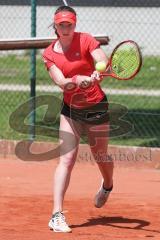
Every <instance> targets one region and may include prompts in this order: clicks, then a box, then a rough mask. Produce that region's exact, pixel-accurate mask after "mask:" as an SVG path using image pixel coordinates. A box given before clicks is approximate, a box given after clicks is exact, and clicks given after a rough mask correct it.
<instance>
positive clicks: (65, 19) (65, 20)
mask: <svg viewBox="0 0 160 240" xmlns="http://www.w3.org/2000/svg"><path fill="white" fill-rule="evenodd" d="M62 22H69V23H75V21H74V20H73V19H71V18H67V17H66V18H65V17H64V18H61V19H57V20H56V22H55V23H62Z"/></svg>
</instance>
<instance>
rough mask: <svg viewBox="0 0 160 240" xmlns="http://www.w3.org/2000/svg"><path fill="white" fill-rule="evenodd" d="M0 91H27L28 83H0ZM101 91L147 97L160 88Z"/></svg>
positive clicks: (49, 89)
mask: <svg viewBox="0 0 160 240" xmlns="http://www.w3.org/2000/svg"><path fill="white" fill-rule="evenodd" d="M0 91H11V92H12V91H13V92H29V91H30V85H22V84H0ZM36 91H39V92H46V93H47V92H48V93H52V92H53V93H54V92H62V90H61V89H60V88H59V87H58V86H52V85H37V86H36ZM103 91H104V92H105V93H106V94H111V95H133V96H149V97H159V96H160V90H146V89H109V88H108V89H107V88H103Z"/></svg>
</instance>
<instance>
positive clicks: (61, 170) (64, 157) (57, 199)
mask: <svg viewBox="0 0 160 240" xmlns="http://www.w3.org/2000/svg"><path fill="white" fill-rule="evenodd" d="M75 129H76V130H78V131H79V132H80V125H79V124H78V123H76V122H75V121H73V120H71V119H69V118H67V117H66V116H64V115H61V118H60V139H64V138H63V136H61V135H62V134H64V133H63V131H66V132H68V133H71V137H70V138H67V143H66V145H65V144H63V145H61V146H62V147H61V150H60V161H59V164H58V166H57V168H56V171H55V176H54V208H53V213H55V212H59V211H62V210H63V200H64V195H65V192H66V190H67V188H68V185H69V181H70V176H71V171H72V168H73V166H74V163H75V160H76V157H77V152H78V144H79V139H80V136H79V134H78V133H77V132H76V131H75ZM60 143H62V140H60ZM67 144H70V146H71V150H70V151H69V152H67V153H65V154H63V153H64V151H65V150H66V149H65V148H66V146H67ZM72 146H73V148H72Z"/></svg>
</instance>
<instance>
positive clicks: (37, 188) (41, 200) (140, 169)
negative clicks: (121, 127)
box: [0, 146, 160, 240]
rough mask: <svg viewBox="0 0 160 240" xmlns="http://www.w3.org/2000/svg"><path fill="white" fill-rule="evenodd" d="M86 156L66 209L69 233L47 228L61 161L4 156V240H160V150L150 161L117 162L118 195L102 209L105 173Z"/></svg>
mask: <svg viewBox="0 0 160 240" xmlns="http://www.w3.org/2000/svg"><path fill="white" fill-rule="evenodd" d="M86 151H88V150H87V147H85V146H84V147H82V146H81V148H80V151H79V159H77V163H76V165H75V168H74V170H73V173H72V178H71V183H70V187H69V190H68V192H67V195H66V202H65V206H64V210H66V214H65V215H66V218H67V222H68V223H69V224H70V226H71V227H72V230H73V231H72V233H65V234H63V233H54V232H53V231H50V230H49V229H48V226H47V225H48V220H49V218H50V215H51V210H52V182H53V171H54V169H55V167H56V164H57V160H51V161H44V162H25V161H22V160H19V159H17V158H16V157H15V156H14V155H13V156H12V157H11V155H6V156H4V157H1V159H0V194H1V200H0V209H1V211H0V223H1V224H0V225H1V227H0V239H1V240H36V239H37V240H44V239H46V240H50V239H60V240H61V239H70V240H81V239H83V240H102V239H103V240H106V239H109V240H110V239H113V240H115V239H120V240H124V239H127V240H133V239H134V240H135V239H138V240H139V239H153V240H159V239H160V169H159V166H160V165H159V162H158V161H159V159H158V158H159V156H160V154H159V151H158V150H157V151H158V152H156V159H155V158H154V159H151V160H150V162H147V161H146V162H145V161H143V162H141V163H140V161H139V162H130V163H129V161H128V162H126V163H125V162H124V161H123V162H121V163H120V162H118V161H117V162H115V173H114V190H113V192H112V194H111V197H110V199H109V201H108V202H107V204H106V205H105V207H103V208H101V209H96V208H95V207H94V206H93V198H94V195H95V193H96V191H97V189H98V188H99V184H100V182H101V179H100V175H99V171H98V168H97V166H96V164H95V163H93V162H92V161H88V162H87V161H85V160H84V159H82V158H84V156H89V155H87V154H88V153H87V152H86ZM84 153H85V154H84ZM154 154H155V152H154ZM9 156H10V157H9ZM152 157H153V156H152Z"/></svg>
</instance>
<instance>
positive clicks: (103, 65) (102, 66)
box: [95, 62, 106, 72]
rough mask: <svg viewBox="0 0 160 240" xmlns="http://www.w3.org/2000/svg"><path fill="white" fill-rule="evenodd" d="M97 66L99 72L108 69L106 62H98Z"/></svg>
mask: <svg viewBox="0 0 160 240" xmlns="http://www.w3.org/2000/svg"><path fill="white" fill-rule="evenodd" d="M95 68H96V70H97V71H98V72H104V71H105V70H106V63H105V62H97V63H96V66H95Z"/></svg>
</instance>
